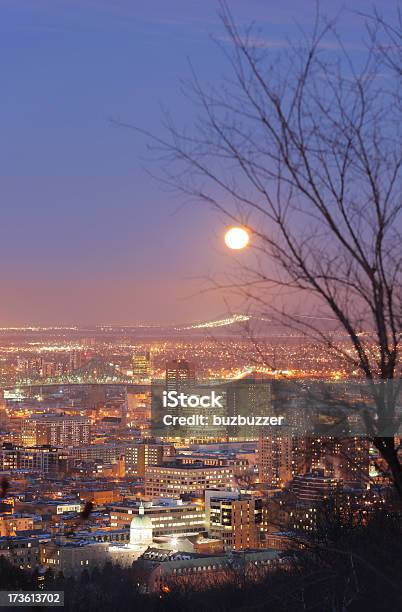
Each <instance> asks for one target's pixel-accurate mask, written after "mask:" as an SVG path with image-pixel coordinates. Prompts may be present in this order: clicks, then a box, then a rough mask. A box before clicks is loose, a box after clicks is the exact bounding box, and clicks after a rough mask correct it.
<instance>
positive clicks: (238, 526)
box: [206, 491, 262, 550]
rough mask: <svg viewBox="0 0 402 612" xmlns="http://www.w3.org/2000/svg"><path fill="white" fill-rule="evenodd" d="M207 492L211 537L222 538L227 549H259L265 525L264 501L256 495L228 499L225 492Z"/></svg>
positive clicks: (229, 496) (229, 497)
mask: <svg viewBox="0 0 402 612" xmlns="http://www.w3.org/2000/svg"><path fill="white" fill-rule="evenodd" d="M208 493H209V492H208V491H207V492H206V505H208V510H207V513H208V516H209V533H210V535H211V536H212V537H215V538H220V539H221V540H222V541H223V544H224V546H225V548H228V549H235V550H242V549H246V548H258V546H259V542H260V538H259V535H260V532H259V529H260V525H261V522H262V500H261V498H257V497H254V496H252V495H239V494H238V495H237V497H236V498H234V499H233V496H231V495H228V496H225V492H223V491H222V492H220V493H219V492H214V493H212V494H210V495H208Z"/></svg>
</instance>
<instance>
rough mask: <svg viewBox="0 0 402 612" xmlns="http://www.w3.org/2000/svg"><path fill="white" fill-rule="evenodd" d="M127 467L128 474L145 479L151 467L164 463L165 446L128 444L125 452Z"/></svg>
mask: <svg viewBox="0 0 402 612" xmlns="http://www.w3.org/2000/svg"><path fill="white" fill-rule="evenodd" d="M124 457H125V466H126V472H127V473H128V474H135V475H136V476H139V477H140V478H144V476H145V470H146V469H147V467H148V466H149V465H160V464H161V463H162V461H163V444H148V443H140V444H128V445H127V446H126V449H125V452H124Z"/></svg>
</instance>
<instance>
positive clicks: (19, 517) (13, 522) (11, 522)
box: [0, 514, 35, 537]
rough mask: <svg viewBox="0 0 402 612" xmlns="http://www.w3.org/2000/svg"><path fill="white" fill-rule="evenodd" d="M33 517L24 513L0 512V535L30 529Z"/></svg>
mask: <svg viewBox="0 0 402 612" xmlns="http://www.w3.org/2000/svg"><path fill="white" fill-rule="evenodd" d="M34 523H35V521H34V517H33V516H29V515H24V514H0V537H6V536H15V535H17V533H18V532H19V531H32V530H33V529H35V527H34Z"/></svg>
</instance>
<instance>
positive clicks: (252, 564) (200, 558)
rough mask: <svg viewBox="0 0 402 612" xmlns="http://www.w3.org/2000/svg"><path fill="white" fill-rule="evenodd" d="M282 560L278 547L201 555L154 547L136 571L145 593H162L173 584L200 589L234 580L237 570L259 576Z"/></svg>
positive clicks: (253, 577) (243, 574)
mask: <svg viewBox="0 0 402 612" xmlns="http://www.w3.org/2000/svg"><path fill="white" fill-rule="evenodd" d="M279 562H280V561H279V556H278V553H277V551H275V550H256V551H241V552H236V551H233V552H232V553H231V554H230V555H225V554H216V553H215V554H209V555H201V554H191V553H187V552H181V551H176V550H161V549H158V548H150V549H149V550H147V551H146V552H144V553H143V555H142V556H141V557H140V558H139V559H138V561H137V562H136V564H135V566H134V568H133V572H134V576H135V580H136V581H137V582H138V584H139V588H140V592H142V593H161V591H163V589H169V585H173V586H175V585H182V586H186V585H187V586H189V587H190V588H191V589H192V590H195V591H196V590H198V589H200V590H201V589H204V588H205V586H206V585H208V586H209V587H212V586H215V585H216V586H222V584H224V583H226V582H228V583H232V581H233V575H234V573H238V574H239V575H241V576H244V577H246V578H247V577H250V578H251V579H255V576H256V575H258V576H261V575H263V574H265V573H268V572H270V571H272V569H273V568H274V567H275V566H276V565H277V564H278V563H279Z"/></svg>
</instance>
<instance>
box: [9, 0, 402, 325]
mask: <svg viewBox="0 0 402 612" xmlns="http://www.w3.org/2000/svg"><path fill="white" fill-rule="evenodd" d="M334 4H337V3H334V2H333V1H331V0H325V1H323V2H322V3H321V5H322V9H323V12H326V11H328V14H329V15H331V16H333V14H334V8H333V7H334ZM340 4H341V3H339V5H340ZM229 5H230V7H231V9H232V11H233V14H234V16H235V18H236V21H237V22H238V23H240V24H246V23H249V22H250V21H253V20H254V21H256V22H257V23H258V25H259V26H260V27H261V29H262V32H263V35H264V38H266V40H267V42H268V44H269V45H271V44H272V46H273V47H276V48H280V47H281V46H284V45H285V44H286V42H285V41H286V38H287V37H290V38H292V36H297V33H296V32H297V30H296V26H295V20H297V21H298V22H299V23H300V24H301V25H303V26H305V27H306V28H307V27H308V24H309V23H311V21H312V19H313V16H314V10H315V1H313V0H304V1H303V2H300V0H281V2H277V0H230V2H229ZM346 5H347V6H348V7H350V8H352V9H354V10H362V11H364V10H367V8H368V6H367V1H366V0H350V2H349V3H348V2H346ZM380 6H381V9H382V11H383V12H384V13H385V14H386V12H387V11H391V10H392V9H394V8H395V3H394V2H391V1H388V0H382V1H381V3H380ZM217 11H218V3H217V1H216V0H202V1H200V0H148V2H142V1H140V0H0V62H1V72H0V78H1V89H0V133H1V138H0V173H1V182H0V185H1V223H0V279H1V299H0V327H1V326H5V325H22V324H26V323H36V324H41V323H42V324H56V323H62V324H71V323H96V322H110V323H127V324H129V323H134V322H137V321H149V322H157V321H158V322H162V323H178V322H191V321H194V320H200V319H201V320H204V319H209V318H213V317H215V316H217V315H220V314H222V313H223V312H224V311H225V305H224V302H223V297H222V296H218V295H216V294H207V295H202V296H200V295H194V294H195V293H196V292H197V288H199V286H200V281H199V280H197V277H200V276H204V275H214V274H216V273H224V272H225V271H226V270H229V269H231V268H232V266H233V265H234V259H233V256H232V255H231V254H229V253H227V252H225V249H224V248H223V246H222V240H221V235H222V232H223V230H224V225H223V224H222V220H220V219H218V218H217V217H216V216H215V214H214V213H213V212H212V211H210V210H205V209H201V208H197V207H196V206H194V205H191V204H188V205H185V206H183V205H182V201H181V200H179V199H178V197H177V196H175V195H174V194H171V193H167V192H165V191H163V190H162V189H161V188H160V186H158V184H157V183H156V182H155V181H154V180H153V179H152V178H151V177H150V176H149V174H148V173H147V172H146V170H145V168H146V167H148V168H149V163H148V162H147V160H146V158H147V155H148V154H147V150H146V144H147V142H146V139H145V138H144V137H141V136H139V135H138V134H137V133H136V132H133V131H130V130H126V129H122V128H117V127H115V126H113V125H112V124H111V122H110V118H115V119H121V120H122V121H125V122H127V123H135V124H137V125H140V126H143V127H145V128H146V129H149V130H152V131H154V132H155V133H159V130H160V129H161V127H160V126H161V110H160V107H161V105H163V106H164V107H166V108H167V109H169V110H170V111H171V112H172V114H173V116H175V117H178V118H179V119H180V122H181V123H184V124H187V125H191V121H192V118H193V117H194V115H193V114H192V113H193V109H192V108H191V106H190V105H189V103H188V101H187V100H186V99H185V98H183V97H182V95H181V93H180V87H179V79H180V78H183V77H186V76H187V75H188V74H189V68H188V59H189V58H190V59H191V62H192V64H193V65H194V67H195V68H196V71H197V73H198V75H199V77H200V79H201V80H204V81H207V80H209V81H215V82H216V81H218V80H219V78H220V75H221V74H222V73H223V72H224V70H225V62H224V60H223V58H222V56H221V55H220V53H219V51H218V50H217V48H216V46H215V45H214V43H213V42H211V39H210V34H213V35H215V36H218V37H219V35H220V33H221V31H222V29H221V26H220V23H219V19H218V17H217ZM342 27H343V31H344V33H345V39H346V41H347V42H348V43H350V45H351V47H353V45H355V46H356V49H358V47H359V44H360V39H361V36H362V31H361V29H360V26H358V25H357V17H356V15H355V14H354V13H353V12H350V13H347V14H346V16H344V17H343V26H342ZM356 52H358V50H357V51H356ZM152 169H153V170H155V167H152ZM245 256H246V255H245Z"/></svg>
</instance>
